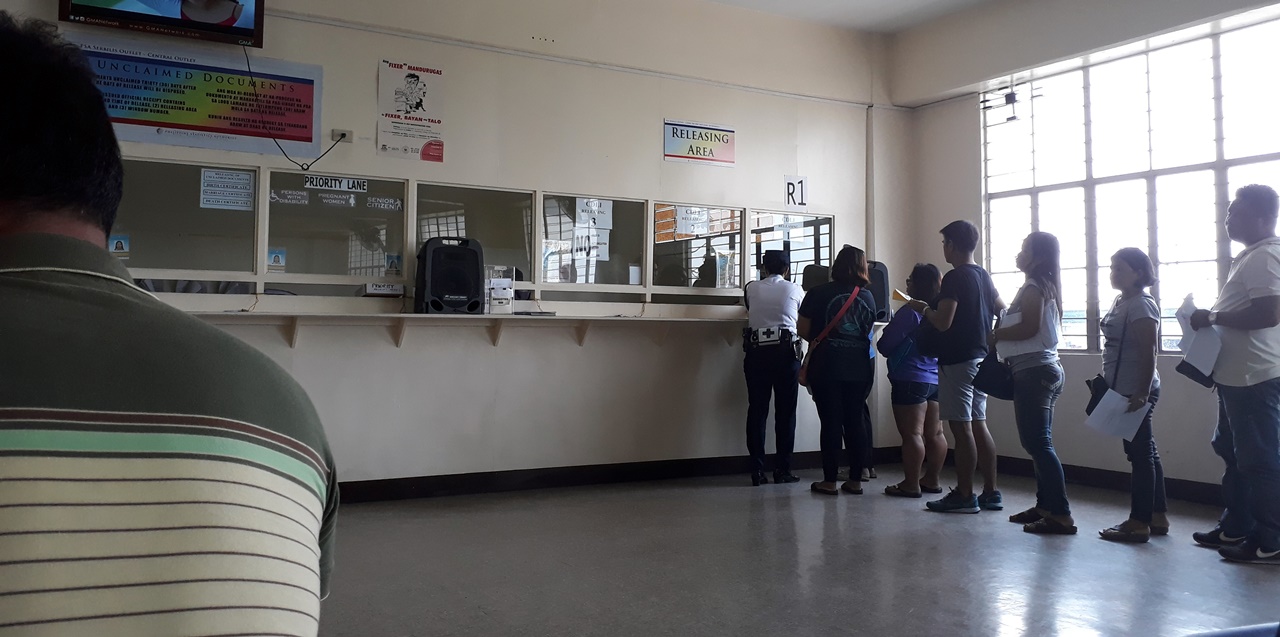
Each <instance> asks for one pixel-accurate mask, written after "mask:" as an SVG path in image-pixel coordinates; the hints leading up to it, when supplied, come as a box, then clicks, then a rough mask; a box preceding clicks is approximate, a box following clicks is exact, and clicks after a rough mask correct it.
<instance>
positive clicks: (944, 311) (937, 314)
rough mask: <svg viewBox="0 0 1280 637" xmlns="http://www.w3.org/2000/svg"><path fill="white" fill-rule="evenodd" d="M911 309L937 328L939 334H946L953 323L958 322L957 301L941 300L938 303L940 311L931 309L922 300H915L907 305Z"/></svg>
mask: <svg viewBox="0 0 1280 637" xmlns="http://www.w3.org/2000/svg"><path fill="white" fill-rule="evenodd" d="M907 305H908V306H910V307H911V309H913V310H915V311H916V312H919V313H920V315H921V316H923V317H924V320H926V321H929V324H930V325H932V326H933V327H934V328H936V329H937V330H938V331H939V332H945V331H947V330H949V329H951V323H952V322H953V321H955V320H956V307H957V306H958V304H957V303H956V300H955V299H941V300H939V301H938V309H936V310H935V309H933V308H931V307H929V304H928V303H925V302H924V301H921V300H918V299H917V300H914V301H911V302H910V303H907Z"/></svg>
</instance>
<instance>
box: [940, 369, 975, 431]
mask: <svg viewBox="0 0 1280 637" xmlns="http://www.w3.org/2000/svg"><path fill="white" fill-rule="evenodd" d="M981 362H982V359H981V358H975V359H973V360H971V361H965V362H963V363H956V364H954V365H938V396H939V400H938V418H939V419H940V420H943V421H948V420H955V421H961V422H973V421H975V420H986V419H987V395H986V394H984V393H982V392H980V391H978V390H977V389H975V388H974V386H973V377H974V376H975V375H976V374H977V373H978V363H981Z"/></svg>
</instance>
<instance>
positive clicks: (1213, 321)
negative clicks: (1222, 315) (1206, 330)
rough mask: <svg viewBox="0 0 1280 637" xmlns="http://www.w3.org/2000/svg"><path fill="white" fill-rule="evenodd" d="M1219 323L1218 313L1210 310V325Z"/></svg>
mask: <svg viewBox="0 0 1280 637" xmlns="http://www.w3.org/2000/svg"><path fill="white" fill-rule="evenodd" d="M1217 324H1218V313H1217V312H1209V325H1217Z"/></svg>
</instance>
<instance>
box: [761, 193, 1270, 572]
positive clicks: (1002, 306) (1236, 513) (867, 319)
mask: <svg viewBox="0 0 1280 637" xmlns="http://www.w3.org/2000/svg"><path fill="white" fill-rule="evenodd" d="M1278 214H1280V196H1277V194H1276V192H1275V191H1274V190H1273V189H1271V188H1269V187H1267V186H1260V185H1250V186H1246V187H1244V188H1240V189H1239V190H1238V191H1237V192H1236V194H1235V199H1234V200H1233V202H1232V203H1231V206H1230V208H1229V210H1228V215H1227V221H1226V226H1227V234H1228V235H1229V236H1230V237H1231V239H1232V240H1234V241H1237V242H1240V243H1242V244H1244V246H1245V249H1244V250H1243V251H1242V252H1241V253H1240V254H1239V256H1237V257H1236V259H1235V260H1234V261H1233V263H1232V265H1231V270H1230V275H1229V276H1228V278H1227V281H1226V284H1225V285H1224V286H1223V289H1222V292H1221V295H1220V297H1219V299H1218V301H1217V303H1216V304H1215V305H1214V307H1213V308H1212V309H1203V310H1196V311H1195V312H1194V314H1192V315H1191V319H1190V323H1191V326H1192V328H1193V329H1195V330H1201V329H1206V328H1209V327H1210V326H1212V327H1213V328H1214V329H1216V330H1218V331H1219V332H1220V334H1221V340H1222V353H1221V354H1220V356H1219V358H1218V360H1217V362H1216V364H1215V366H1214V369H1213V374H1212V383H1213V385H1214V387H1215V389H1216V391H1217V394H1218V402H1219V417H1218V423H1217V429H1216V431H1215V434H1214V437H1213V442H1212V448H1213V451H1214V452H1215V453H1216V454H1217V455H1218V456H1220V457H1221V458H1222V460H1223V461H1224V462H1225V464H1226V472H1225V474H1224V476H1223V492H1224V500H1225V504H1226V507H1225V510H1224V511H1223V514H1222V517H1221V518H1220V521H1219V524H1218V525H1217V526H1216V527H1215V528H1214V529H1212V530H1210V531H1206V532H1197V533H1193V534H1192V537H1193V539H1194V540H1195V541H1196V542H1197V543H1199V544H1201V545H1204V546H1208V547H1213V548H1217V549H1219V553H1220V554H1221V556H1222V557H1224V558H1226V559H1227V560H1231V561H1236V562H1254V563H1269V564H1280V238H1277V237H1276V232H1275V230H1276V222H1277V216H1278ZM941 234H942V238H943V240H942V254H943V258H944V259H945V260H946V262H947V263H948V264H950V265H951V270H950V271H948V272H947V273H946V275H945V276H943V275H942V274H941V272H940V271H939V269H938V268H937V267H936V266H934V265H932V264H928V263H919V264H916V266H915V267H913V268H912V270H911V272H910V274H909V275H908V277H907V278H906V290H907V295H908V296H909V297H911V299H910V300H908V301H907V302H906V304H905V306H904V307H903V308H902V310H901V311H899V312H898V313H897V314H895V315H894V316H893V318H892V320H890V321H889V323H888V324H887V325H885V327H884V329H883V330H882V331H881V334H880V337H879V339H878V340H877V341H876V343H875V344H874V348H875V350H878V351H879V353H880V354H881V355H882V356H884V357H885V361H886V367H887V369H888V374H887V377H888V380H889V382H890V384H891V391H890V396H891V402H892V406H893V416H894V421H895V423H896V425H897V428H898V432H899V434H900V435H901V436H902V458H903V474H904V479H903V480H902V481H901V482H898V483H896V484H892V485H888V486H886V487H885V488H884V493H885V495H887V496H892V497H899V498H917V499H918V498H923V497H924V495H925V494H941V493H942V491H943V490H942V485H941V483H940V474H941V470H942V466H943V463H944V460H945V458H946V454H947V449H948V444H947V439H946V437H945V434H944V432H943V429H942V422H943V421H946V422H947V423H949V426H950V429H951V433H952V436H953V438H954V439H955V449H956V451H955V465H956V486H955V487H954V488H952V489H950V491H949V492H948V493H947V494H946V495H944V496H943V497H941V498H938V499H936V500H931V501H929V502H927V503H926V508H927V509H928V510H930V511H935V512H941V513H978V512H980V511H982V510H996V511H998V510H1002V509H1003V508H1004V502H1003V497H1002V495H1001V493H1000V490H999V488H998V485H997V472H996V458H997V452H996V445H995V441H994V438H993V437H992V435H991V432H990V430H989V428H988V426H987V414H986V403H987V396H986V394H984V393H983V392H982V391H980V390H979V389H977V388H976V387H975V378H976V377H977V376H978V373H979V370H980V367H981V366H982V364H983V362H984V360H994V359H996V358H998V359H999V360H1002V361H1003V364H1004V365H1005V366H1006V367H1007V369H1008V372H1009V377H1010V386H1011V389H1012V391H1011V396H1012V402H1013V414H1014V421H1015V424H1016V427H1017V431H1018V438H1019V442H1020V443H1021V445H1022V447H1023V450H1024V451H1026V453H1027V454H1028V455H1029V456H1030V458H1031V460H1032V463H1033V466H1034V468H1035V479H1036V497H1035V503H1034V505H1033V506H1031V507H1029V508H1027V509H1026V510H1023V511H1021V512H1018V513H1014V514H1013V515H1010V516H1009V520H1010V521H1011V522H1014V523H1017V524H1020V525H1022V528H1023V530H1024V531H1025V532H1027V533H1036V534H1050V535H1073V534H1076V533H1077V532H1078V527H1077V526H1076V521H1075V519H1074V518H1073V516H1072V513H1071V505H1070V502H1069V500H1068V497H1067V486H1066V478H1065V475H1064V472H1063V468H1062V462H1061V460H1060V459H1059V457H1058V454H1057V452H1056V450H1055V449H1054V445H1053V422H1054V415H1055V411H1056V408H1057V402H1058V398H1059V397H1060V396H1061V395H1062V391H1063V387H1064V384H1065V381H1066V377H1065V374H1064V372H1063V368H1062V364H1061V361H1060V360H1059V357H1058V352H1057V349H1058V344H1059V339H1060V330H1061V328H1060V326H1061V323H1062V316H1063V303H1062V298H1063V290H1062V279H1061V273H1060V246H1059V242H1058V238H1057V237H1055V236H1054V235H1052V234H1049V233H1046V232H1032V233H1031V234H1029V235H1028V236H1027V237H1026V238H1025V239H1024V241H1023V243H1022V249H1021V251H1020V252H1019V253H1018V256H1017V266H1018V269H1019V270H1020V271H1021V272H1022V273H1023V274H1024V275H1025V276H1026V279H1025V281H1024V283H1023V285H1022V287H1021V288H1020V289H1019V290H1018V292H1017V294H1016V295H1015V296H1014V298H1013V299H1012V301H1011V302H1009V303H1008V304H1006V303H1005V301H1004V299H1002V298H1001V297H1000V294H999V292H998V291H997V290H996V287H995V284H994V282H993V281H992V279H991V276H990V275H989V274H988V273H987V272H986V270H984V269H983V268H982V267H981V266H979V265H978V264H977V263H976V262H975V261H974V258H973V255H974V252H975V250H976V248H977V245H978V241H979V238H980V234H979V231H978V228H977V227H976V226H974V225H973V224H971V223H969V222H967V221H956V222H953V223H951V224H948V225H947V226H946V227H944V228H943V229H942V230H941ZM763 266H764V272H765V278H764V280H762V281H760V282H755V283H752V284H749V285H748V286H747V288H746V297H747V300H748V312H749V314H750V316H751V325H750V329H748V330H747V333H746V335H745V336H746V338H745V340H744V342H745V346H744V347H745V348H746V349H747V363H746V373H747V380H748V387H749V400H750V402H751V407H750V415H749V417H748V447H749V449H750V451H751V456H752V471H753V474H752V475H753V479H752V482H753V484H757V485H758V484H762V483H763V482H764V479H763V478H764V459H765V458H764V444H763V441H764V428H765V416H766V414H767V411H768V406H769V392H767V391H765V390H764V389H765V382H764V381H763V380H761V378H762V373H763V372H762V371H761V370H762V369H763V367H761V366H763V365H766V363H764V362H763V361H771V362H770V363H767V364H768V365H772V366H773V367H771V368H770V369H771V370H774V369H776V370H778V373H777V374H775V375H772V376H769V378H770V379H771V380H770V381H769V382H770V383H772V384H771V385H770V386H769V387H770V388H771V389H772V392H773V393H774V395H776V396H777V397H778V402H777V409H778V410H779V411H778V412H777V413H776V415H775V420H776V422H777V423H778V424H777V426H778V432H777V439H778V441H779V445H778V457H777V463H776V465H775V473H774V477H775V481H776V482H796V481H798V478H796V477H795V476H794V475H792V473H791V465H790V457H791V452H792V448H793V446H794V440H795V413H794V409H795V404H796V396H798V386H799V385H806V386H807V387H808V388H809V391H810V393H811V394H812V396H813V399H814V403H815V405H816V407H817V411H818V417H819V421H820V448H821V455H822V470H823V476H822V480H821V481H818V482H814V483H813V484H811V485H810V489H811V490H812V491H813V492H815V493H818V494H823V495H839V494H840V493H841V492H843V493H847V494H852V495H860V494H862V493H863V486H862V482H863V481H865V478H866V476H865V474H863V473H862V469H863V468H864V467H865V466H867V464H868V458H869V457H870V451H871V450H870V448H869V442H868V441H869V436H868V431H867V430H868V429H869V423H868V422H867V420H866V419H864V418H862V417H861V410H862V409H864V408H865V403H866V398H867V396H868V395H869V393H870V391H869V388H870V384H871V382H872V381H873V379H874V376H875V369H876V367H875V364H874V359H873V358H871V353H870V352H869V351H868V350H869V349H870V348H872V342H871V341H872V327H873V322H874V321H875V317H876V305H875V301H874V299H873V297H872V295H871V294H870V293H869V292H868V291H867V289H866V287H867V285H868V283H869V280H868V272H867V256H866V253H865V252H863V251H862V250H860V249H858V248H855V247H852V246H847V245H846V246H845V247H844V248H843V249H842V250H841V251H840V252H839V254H838V255H837V256H836V259H835V261H834V262H833V264H832V266H831V268H830V280H829V281H827V282H822V283H820V284H814V285H806V286H805V288H806V290H804V291H802V290H800V288H799V286H795V285H794V284H791V283H789V282H788V281H787V280H786V277H787V276H788V274H789V264H788V262H787V256H786V254H785V253H783V252H781V251H770V252H768V253H766V255H765V257H764V263H763ZM814 268H815V266H809V267H807V268H806V269H805V272H804V278H805V281H806V283H809V282H810V281H812V280H814V279H816V278H819V277H820V274H821V273H819V272H817V271H815V270H814ZM1110 270H1111V272H1110V283H1111V286H1112V287H1113V288H1114V289H1115V290H1116V292H1117V293H1118V296H1116V298H1115V300H1114V302H1113V303H1112V304H1111V307H1110V309H1109V310H1108V311H1107V312H1106V314H1105V316H1104V317H1103V318H1102V320H1101V323H1100V326H1101V334H1102V339H1103V352H1102V370H1101V373H1100V374H1099V378H1098V379H1097V380H1096V381H1094V382H1101V383H1103V387H1104V388H1110V389H1111V390H1114V391H1115V392H1117V393H1119V394H1120V395H1121V396H1123V397H1125V398H1126V399H1127V401H1128V405H1127V407H1126V409H1127V410H1128V411H1130V412H1134V411H1138V410H1140V409H1144V408H1145V409H1147V411H1146V414H1145V416H1144V418H1143V419H1142V421H1141V425H1140V426H1139V427H1138V429H1137V431H1136V433H1134V434H1133V435H1132V436H1131V437H1130V438H1128V439H1125V440H1124V443H1123V450H1124V452H1125V454H1126V455H1127V456H1128V459H1129V462H1130V464H1131V467H1132V483H1131V488H1130V491H1131V500H1132V501H1131V507H1130V513H1129V517H1128V518H1127V519H1126V520H1123V521H1121V522H1120V523H1118V524H1116V525H1114V526H1112V527H1109V528H1106V529H1103V530H1101V531H1099V537H1100V538H1102V539H1104V540H1109V541H1114V542H1127V543H1141V542H1147V541H1149V539H1150V537H1151V536H1153V535H1167V534H1168V533H1169V529H1170V523H1169V517H1168V514H1167V512H1168V505H1167V502H1166V494H1165V484H1164V483H1165V477H1164V469H1163V466H1162V464H1161V461H1160V454H1159V451H1158V449H1157V446H1156V442H1155V435H1154V424H1153V414H1154V412H1155V409H1154V407H1155V404H1156V403H1157V401H1158V400H1159V398H1160V392H1161V379H1160V376H1159V374H1158V373H1157V371H1156V353H1157V352H1158V349H1159V341H1160V338H1159V333H1160V318H1161V315H1160V308H1159V305H1158V304H1157V303H1156V301H1155V299H1154V298H1153V297H1152V296H1151V295H1150V294H1149V292H1148V288H1150V287H1151V286H1152V285H1154V284H1155V282H1156V273H1155V267H1154V266H1153V264H1152V261H1151V259H1150V258H1149V257H1148V256H1147V254H1146V253H1145V252H1143V251H1142V250H1140V249H1138V248H1123V249H1121V250H1119V251H1117V252H1116V253H1115V254H1114V255H1112V256H1111V260H1110ZM780 303H781V304H780ZM775 328H776V329H779V330H780V333H783V334H784V336H783V337H782V338H781V340H779V341H778V344H780V345H784V346H783V347H774V348H773V349H772V350H770V349H769V348H771V347H773V341H772V340H770V339H771V336H769V335H771V334H772V333H773V330H774V329H775ZM802 342H805V343H808V348H807V350H808V351H807V353H805V352H804V348H803V347H802V344H801V343H802ZM989 354H991V355H992V357H991V358H989V357H988V355H989ZM1180 371H1181V370H1180ZM769 374H773V372H772V371H770V372H769ZM753 378H755V380H753ZM783 411H786V412H787V413H785V414H784V413H782V412H783ZM842 443H843V447H842ZM842 462H843V463H845V464H848V466H849V467H850V470H849V479H848V480H846V481H844V482H843V483H840V482H839V476H838V471H839V467H840V465H841V464H842ZM978 473H980V474H981V476H982V480H983V484H982V489H981V490H978V488H977V485H976V474H978ZM860 476H861V477H862V478H863V479H859V477H860Z"/></svg>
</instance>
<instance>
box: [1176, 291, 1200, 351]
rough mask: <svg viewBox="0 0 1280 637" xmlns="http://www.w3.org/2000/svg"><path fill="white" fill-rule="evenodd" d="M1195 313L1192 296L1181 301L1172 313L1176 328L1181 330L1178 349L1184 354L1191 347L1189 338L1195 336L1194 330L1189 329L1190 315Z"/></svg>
mask: <svg viewBox="0 0 1280 637" xmlns="http://www.w3.org/2000/svg"><path fill="white" fill-rule="evenodd" d="M1195 311H1196V303H1195V300H1194V299H1193V298H1192V295H1190V294H1188V295H1187V298H1185V299H1183V301H1182V306H1181V307H1179V308H1178V311H1177V312H1176V313H1174V316H1175V317H1177V319H1178V326H1179V327H1181V328H1182V340H1180V341H1178V349H1180V350H1182V352H1183V353H1184V354H1185V353H1186V352H1187V349H1189V348H1190V347H1191V340H1192V338H1191V336H1192V335H1193V334H1195V330H1193V329H1191V315H1192V314H1194V313H1195Z"/></svg>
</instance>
